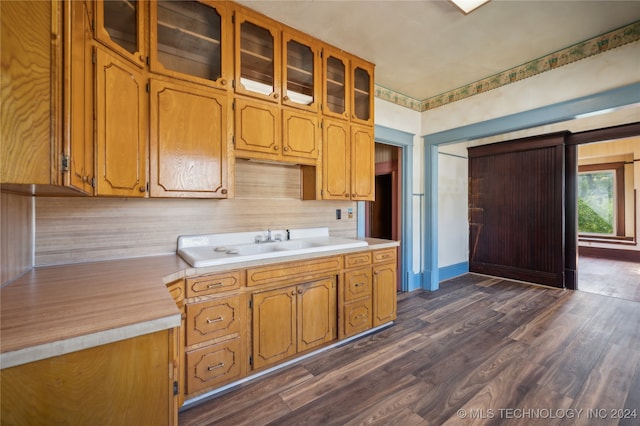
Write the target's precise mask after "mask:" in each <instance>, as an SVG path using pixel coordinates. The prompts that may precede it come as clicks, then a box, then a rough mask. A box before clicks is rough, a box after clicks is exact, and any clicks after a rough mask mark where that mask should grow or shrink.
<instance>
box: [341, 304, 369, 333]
mask: <svg viewBox="0 0 640 426" xmlns="http://www.w3.org/2000/svg"><path fill="white" fill-rule="evenodd" d="M371 309H372V308H371V298H368V299H361V300H358V301H356V302H353V303H348V304H346V305H345V306H344V337H349V336H353V335H355V334H358V333H361V332H363V331H366V330H368V329H370V328H371V327H372V324H373V322H372V312H371Z"/></svg>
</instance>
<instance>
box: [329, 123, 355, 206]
mask: <svg viewBox="0 0 640 426" xmlns="http://www.w3.org/2000/svg"><path fill="white" fill-rule="evenodd" d="M350 169H351V149H350V132H349V124H348V123H346V122H342V121H338V120H331V119H324V120H323V124H322V198H323V199H325V200H345V199H347V200H348V199H349V198H350V195H351V171H350Z"/></svg>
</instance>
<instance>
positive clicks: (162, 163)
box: [150, 79, 229, 198]
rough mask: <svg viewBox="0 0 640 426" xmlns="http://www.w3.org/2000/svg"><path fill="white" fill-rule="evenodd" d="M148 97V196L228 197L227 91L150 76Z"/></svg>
mask: <svg viewBox="0 0 640 426" xmlns="http://www.w3.org/2000/svg"><path fill="white" fill-rule="evenodd" d="M150 97H151V99H150V100H151V102H150V105H151V115H150V195H151V196H154V197H157V196H161V197H184V196H189V197H194V198H201V197H207V198H226V196H227V192H228V191H227V188H228V183H227V143H228V142H227V137H228V133H229V129H228V128H227V122H228V121H227V110H228V106H227V97H226V95H225V94H223V93H219V92H215V91H213V90H205V89H204V88H194V87H188V86H185V85H181V84H176V83H170V82H165V81H160V80H155V79H152V80H151V83H150Z"/></svg>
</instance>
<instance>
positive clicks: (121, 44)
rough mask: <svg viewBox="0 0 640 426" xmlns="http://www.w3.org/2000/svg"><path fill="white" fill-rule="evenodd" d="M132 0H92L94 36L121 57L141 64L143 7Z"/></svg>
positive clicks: (142, 59)
mask: <svg viewBox="0 0 640 426" xmlns="http://www.w3.org/2000/svg"><path fill="white" fill-rule="evenodd" d="M146 5H147V3H146V2H143V1H136V0H96V5H95V21H96V22H95V38H96V39H97V40H98V41H100V42H101V43H103V44H104V45H105V46H107V47H108V48H110V49H111V50H113V51H114V52H117V53H118V54H120V55H122V56H123V57H124V58H126V59H128V60H129V61H131V62H133V63H134V64H136V65H137V66H139V67H140V68H143V67H144V66H145V65H146V62H147V54H146V52H145V50H144V35H145V25H144V23H145V19H144V16H145V7H146Z"/></svg>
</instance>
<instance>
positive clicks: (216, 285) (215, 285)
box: [207, 282, 222, 288]
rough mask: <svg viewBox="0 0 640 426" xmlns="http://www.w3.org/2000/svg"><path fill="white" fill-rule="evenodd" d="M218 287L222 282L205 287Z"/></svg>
mask: <svg viewBox="0 0 640 426" xmlns="http://www.w3.org/2000/svg"><path fill="white" fill-rule="evenodd" d="M220 286H222V282H219V283H214V284H209V285H208V286H207V288H215V287H220Z"/></svg>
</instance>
